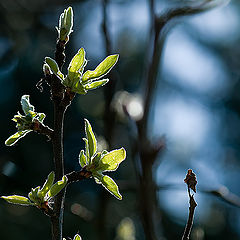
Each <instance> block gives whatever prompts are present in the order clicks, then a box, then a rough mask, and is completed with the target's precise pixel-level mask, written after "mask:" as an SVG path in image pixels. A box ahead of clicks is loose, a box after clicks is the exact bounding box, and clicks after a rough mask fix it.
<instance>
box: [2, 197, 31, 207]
mask: <svg viewBox="0 0 240 240" xmlns="http://www.w3.org/2000/svg"><path fill="white" fill-rule="evenodd" d="M1 198H3V199H4V200H6V201H7V202H9V203H13V204H19V205H24V206H30V205H34V204H33V203H32V202H31V201H30V200H29V199H28V198H26V197H23V196H18V195H12V196H2V197H1Z"/></svg>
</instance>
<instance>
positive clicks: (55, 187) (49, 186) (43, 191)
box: [1, 172, 67, 210]
mask: <svg viewBox="0 0 240 240" xmlns="http://www.w3.org/2000/svg"><path fill="white" fill-rule="evenodd" d="M54 179H55V173H54V172H51V173H50V174H49V175H48V177H47V179H46V181H45V183H44V184H43V186H42V187H40V186H38V187H35V188H32V190H31V191H30V192H29V193H28V198H27V197H24V196H19V195H11V196H2V197H1V198H3V199H5V200H6V201H7V202H9V203H13V204H18V205H25V206H36V207H38V208H40V209H45V210H47V208H48V207H49V205H48V202H49V200H50V199H51V198H53V197H55V196H56V195H57V194H58V193H59V192H60V191H61V190H62V189H63V188H64V187H65V186H66V184H67V177H66V176H63V178H62V179H61V180H59V181H57V182H56V183H55V184H53V183H54Z"/></svg>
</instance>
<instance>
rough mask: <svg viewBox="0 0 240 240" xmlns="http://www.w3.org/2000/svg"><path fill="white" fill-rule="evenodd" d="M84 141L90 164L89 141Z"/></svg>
mask: <svg viewBox="0 0 240 240" xmlns="http://www.w3.org/2000/svg"><path fill="white" fill-rule="evenodd" d="M83 141H84V142H85V154H86V158H87V161H88V162H89V160H90V155H89V145H88V140H87V139H86V138H83Z"/></svg>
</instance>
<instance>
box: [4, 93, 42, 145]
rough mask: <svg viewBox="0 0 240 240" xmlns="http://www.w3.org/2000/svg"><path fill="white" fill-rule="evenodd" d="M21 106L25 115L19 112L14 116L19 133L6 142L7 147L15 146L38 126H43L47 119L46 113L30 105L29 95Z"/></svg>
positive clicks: (23, 99)
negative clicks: (39, 111)
mask: <svg viewBox="0 0 240 240" xmlns="http://www.w3.org/2000/svg"><path fill="white" fill-rule="evenodd" d="M21 105H22V110H23V112H24V114H21V113H20V112H18V113H17V115H14V117H13V119H12V121H14V122H16V123H17V124H16V128H17V130H18V131H17V132H16V133H14V134H13V135H11V136H10V137H9V138H8V139H7V140H6V141H5V144H6V145H7V146H12V145H14V144H15V143H16V142H17V141H18V140H19V139H20V138H22V137H24V136H25V135H26V134H27V133H29V132H31V131H33V130H34V128H35V126H38V124H42V125H43V120H44V118H45V117H46V115H45V114H44V113H38V112H36V111H35V108H34V106H33V105H32V104H31V103H30V100H29V95H23V96H22V98H21Z"/></svg>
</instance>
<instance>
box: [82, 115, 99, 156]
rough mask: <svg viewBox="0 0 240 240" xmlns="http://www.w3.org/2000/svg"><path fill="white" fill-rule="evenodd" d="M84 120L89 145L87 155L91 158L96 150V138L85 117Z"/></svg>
mask: <svg viewBox="0 0 240 240" xmlns="http://www.w3.org/2000/svg"><path fill="white" fill-rule="evenodd" d="M84 122H85V133H86V137H87V140H88V146H89V155H90V156H89V157H90V158H91V157H92V156H93V155H94V154H95V153H96V151H97V140H96V138H95V135H94V133H93V130H92V127H91V124H90V123H89V121H88V120H87V119H84Z"/></svg>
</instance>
